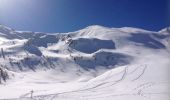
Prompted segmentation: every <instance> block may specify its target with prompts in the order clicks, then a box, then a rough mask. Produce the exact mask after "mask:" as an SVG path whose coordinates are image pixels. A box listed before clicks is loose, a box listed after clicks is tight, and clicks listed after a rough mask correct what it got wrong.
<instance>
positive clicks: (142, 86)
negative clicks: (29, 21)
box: [0, 25, 170, 100]
mask: <svg viewBox="0 0 170 100" xmlns="http://www.w3.org/2000/svg"><path fill="white" fill-rule="evenodd" d="M169 71H170V28H165V29H162V30H161V31H159V32H153V31H147V30H143V29H138V28H132V27H123V28H107V27H103V26H98V25H93V26H89V27H86V28H84V29H82V30H79V31H75V32H69V33H41V32H29V31H25V32H22V31H15V30H14V29H11V28H8V27H6V26H3V25H0V100H170V77H169V75H170V74H169Z"/></svg>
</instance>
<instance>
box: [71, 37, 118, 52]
mask: <svg viewBox="0 0 170 100" xmlns="http://www.w3.org/2000/svg"><path fill="white" fill-rule="evenodd" d="M69 46H70V47H71V48H73V49H75V50H77V51H80V52H84V53H94V52H96V51H98V50H100V49H115V48H116V47H115V43H114V42H113V41H112V40H100V39H97V38H78V39H73V40H70V43H69Z"/></svg>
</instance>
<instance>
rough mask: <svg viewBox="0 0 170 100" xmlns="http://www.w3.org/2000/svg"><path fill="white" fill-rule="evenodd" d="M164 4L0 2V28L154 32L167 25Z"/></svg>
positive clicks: (146, 0)
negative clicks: (114, 29) (90, 28)
mask: <svg viewBox="0 0 170 100" xmlns="http://www.w3.org/2000/svg"><path fill="white" fill-rule="evenodd" d="M168 1H170V0H0V24H3V25H7V26H9V27H12V28H14V29H17V30H29V31H39V32H70V31H76V30H79V29H82V28H85V27H87V26H89V25H102V26H106V27H125V26H129V27H138V28H143V29H147V30H154V31H158V30H160V29H162V28H164V27H167V26H169V25H170V24H169V23H170V21H169V20H170V18H169V17H170V15H169V14H170V7H169V5H170V3H169V2H168ZM168 7H169V8H168ZM168 19H169V20H168Z"/></svg>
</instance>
